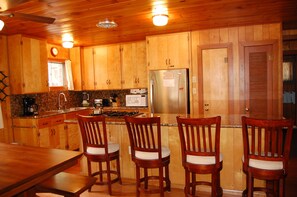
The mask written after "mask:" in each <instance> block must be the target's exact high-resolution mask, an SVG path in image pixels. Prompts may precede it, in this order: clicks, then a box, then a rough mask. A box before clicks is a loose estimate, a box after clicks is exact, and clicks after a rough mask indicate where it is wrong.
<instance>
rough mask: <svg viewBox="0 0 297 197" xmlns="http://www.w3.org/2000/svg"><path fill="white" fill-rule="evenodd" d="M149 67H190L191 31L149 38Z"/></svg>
mask: <svg viewBox="0 0 297 197" xmlns="http://www.w3.org/2000/svg"><path fill="white" fill-rule="evenodd" d="M147 47H148V48H147V57H148V66H149V69H151V70H152V69H170V68H189V64H190V52H189V51H190V45H189V33H188V32H182V33H175V34H167V35H162V36H151V37H148V38H147Z"/></svg>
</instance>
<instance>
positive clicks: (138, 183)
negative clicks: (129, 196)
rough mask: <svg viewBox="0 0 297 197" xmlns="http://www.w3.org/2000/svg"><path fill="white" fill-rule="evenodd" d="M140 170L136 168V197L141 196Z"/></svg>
mask: <svg viewBox="0 0 297 197" xmlns="http://www.w3.org/2000/svg"><path fill="white" fill-rule="evenodd" d="M139 188H140V168H139V166H136V197H139V196H140V191H139Z"/></svg>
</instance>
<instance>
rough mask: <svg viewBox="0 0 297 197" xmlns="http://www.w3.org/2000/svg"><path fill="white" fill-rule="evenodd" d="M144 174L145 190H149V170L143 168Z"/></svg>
mask: <svg viewBox="0 0 297 197" xmlns="http://www.w3.org/2000/svg"><path fill="white" fill-rule="evenodd" d="M143 172H144V188H145V189H147V188H148V178H147V177H148V172H147V168H143Z"/></svg>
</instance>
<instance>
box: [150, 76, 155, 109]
mask: <svg viewBox="0 0 297 197" xmlns="http://www.w3.org/2000/svg"><path fill="white" fill-rule="evenodd" d="M153 98H154V82H153V80H150V101H151V102H150V104H151V113H154V100H153Z"/></svg>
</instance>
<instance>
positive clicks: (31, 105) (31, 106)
mask: <svg viewBox="0 0 297 197" xmlns="http://www.w3.org/2000/svg"><path fill="white" fill-rule="evenodd" d="M23 108H24V116H33V115H38V105H37V104H36V101H35V99H34V98H30V97H25V98H23Z"/></svg>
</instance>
